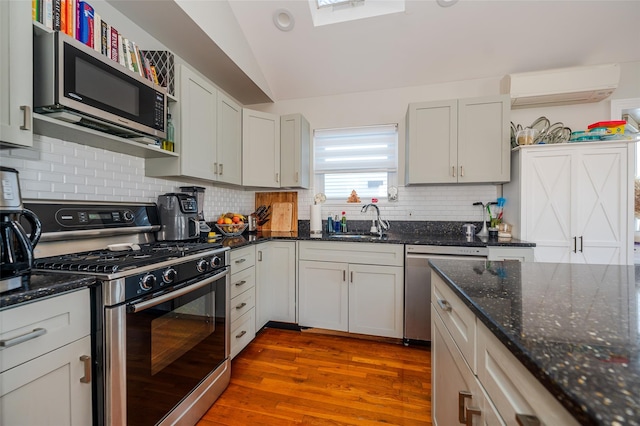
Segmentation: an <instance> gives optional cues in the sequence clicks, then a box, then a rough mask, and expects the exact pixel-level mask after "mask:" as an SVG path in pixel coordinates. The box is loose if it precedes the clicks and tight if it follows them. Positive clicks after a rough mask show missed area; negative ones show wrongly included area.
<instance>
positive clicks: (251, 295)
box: [231, 288, 256, 323]
mask: <svg viewBox="0 0 640 426" xmlns="http://www.w3.org/2000/svg"><path fill="white" fill-rule="evenodd" d="M255 305H256V291H255V288H250V289H249V290H247V291H245V292H244V293H242V294H240V295H239V296H236V297H234V298H233V299H231V322H232V323H233V322H234V321H235V320H237V319H238V318H240V317H241V316H242V315H244V314H245V313H246V312H248V311H249V309H252V308H253V307H254V306H255Z"/></svg>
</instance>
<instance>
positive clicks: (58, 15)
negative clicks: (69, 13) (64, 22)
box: [51, 0, 62, 31]
mask: <svg viewBox="0 0 640 426" xmlns="http://www.w3.org/2000/svg"><path fill="white" fill-rule="evenodd" d="M61 19H62V0H53V9H52V27H51V29H52V30H53V31H60V20H61Z"/></svg>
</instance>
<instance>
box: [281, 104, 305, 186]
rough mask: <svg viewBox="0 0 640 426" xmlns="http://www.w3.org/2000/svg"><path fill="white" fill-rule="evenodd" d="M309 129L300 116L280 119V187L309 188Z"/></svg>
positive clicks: (292, 115)
mask: <svg viewBox="0 0 640 426" xmlns="http://www.w3.org/2000/svg"><path fill="white" fill-rule="evenodd" d="M310 149H311V128H310V126H309V122H308V121H307V119H306V118H304V116H303V115H302V114H290V115H283V116H282V117H280V174H281V183H280V186H282V187H287V188H305V189H308V188H309V182H310V171H311V170H310V167H309V163H310V157H309V155H310Z"/></svg>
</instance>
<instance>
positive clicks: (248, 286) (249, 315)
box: [229, 246, 256, 359]
mask: <svg viewBox="0 0 640 426" xmlns="http://www.w3.org/2000/svg"><path fill="white" fill-rule="evenodd" d="M230 258H231V285H230V290H229V291H230V293H231V294H230V297H231V313H230V317H231V359H233V358H234V357H235V356H236V355H238V354H239V353H240V351H242V349H244V348H245V346H247V345H248V344H249V342H251V341H252V340H253V338H254V337H256V329H255V295H256V290H255V285H256V268H255V262H256V251H255V247H254V246H245V247H241V248H238V249H234V250H231V254H230Z"/></svg>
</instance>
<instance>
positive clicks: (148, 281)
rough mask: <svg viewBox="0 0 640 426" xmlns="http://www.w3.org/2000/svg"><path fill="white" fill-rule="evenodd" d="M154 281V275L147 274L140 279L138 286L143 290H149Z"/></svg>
mask: <svg viewBox="0 0 640 426" xmlns="http://www.w3.org/2000/svg"><path fill="white" fill-rule="evenodd" d="M155 283H156V277H155V275H153V274H147V275H145V276H144V277H142V279H141V280H140V288H141V289H143V290H151V289H152V288H153V286H154V285H155Z"/></svg>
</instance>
